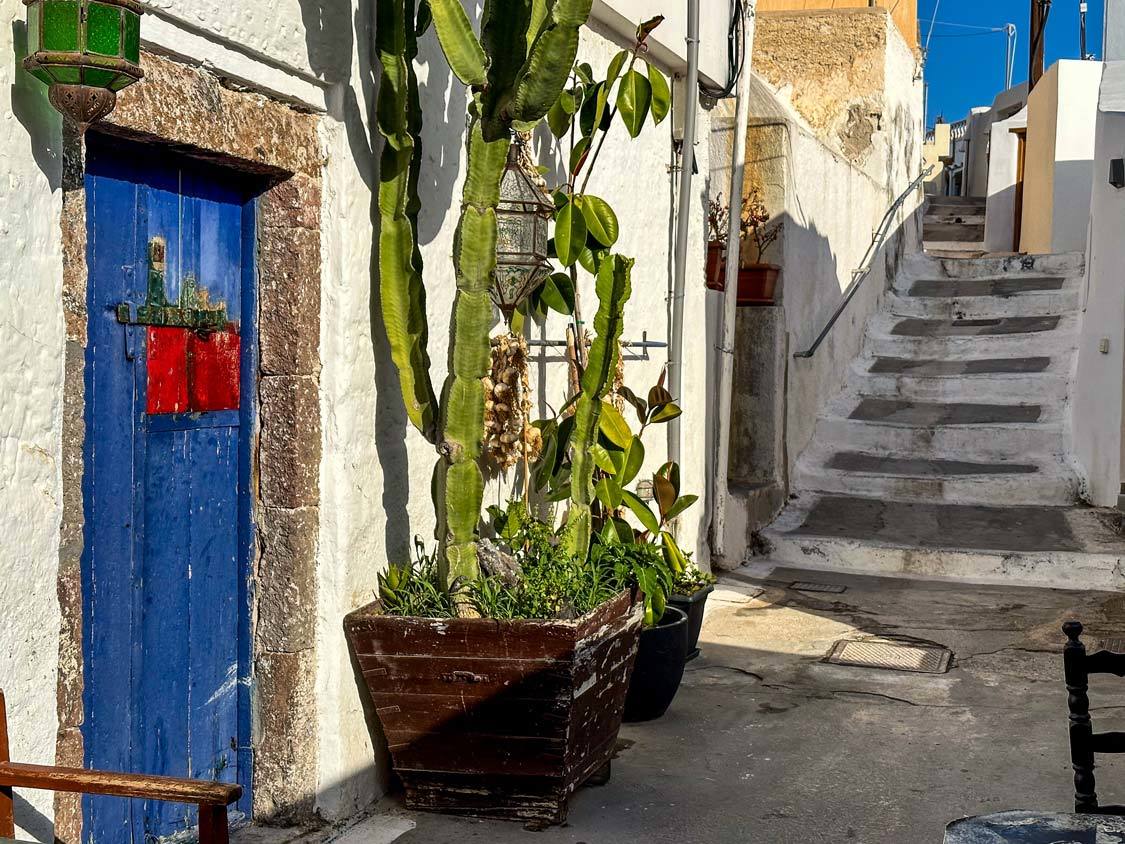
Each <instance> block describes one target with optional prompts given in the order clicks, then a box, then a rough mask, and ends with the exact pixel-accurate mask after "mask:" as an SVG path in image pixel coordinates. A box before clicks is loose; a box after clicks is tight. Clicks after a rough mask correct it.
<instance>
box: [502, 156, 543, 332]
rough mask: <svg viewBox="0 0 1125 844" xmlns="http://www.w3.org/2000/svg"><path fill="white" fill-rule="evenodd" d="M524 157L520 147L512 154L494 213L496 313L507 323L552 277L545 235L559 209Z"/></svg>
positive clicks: (505, 170)
mask: <svg viewBox="0 0 1125 844" xmlns="http://www.w3.org/2000/svg"><path fill="white" fill-rule="evenodd" d="M522 154H523V150H522V142H520V141H515V142H513V143H512V145H511V146H510V147H509V148H508V163H507V165H506V166H505V168H504V176H503V178H502V179H501V181H500V204H499V205H498V206H497V207H496V272H495V274H494V278H493V281H492V288H491V293H492V301H493V302H495V303H496V307H498V308H499V309H500V310H501V311H503V313H504V315H505V316H506V317H508V318H511V315H512V312H513V311H514V310H515V309H516V306H517V305H519V303H520V302H522V301H523V300H524V299H526V298H527V296H528V295H529V294H530V293H531V292H532V291H533V290H535V288H536V287H538V286H539V285H540V284H542V283H543V282H544V280H546V278H547V276H548V275H550V273H551V265H550V264H549V263H548V261H547V231H548V227H549V225H550V222H551V218H552V217H553V216H554V211H555V207H554V205H553V204H552V203H551V198H550V196H548V195H547V191H546V190H545V189H544V188H543V187H542V186H541V185H539V184H538V183H537V182H536V181H535V180H534V179H533V178H532V177H531V175H530V174H529V173H528V169H527V165H525V164H524V163H523V162H522V161H521V155H522Z"/></svg>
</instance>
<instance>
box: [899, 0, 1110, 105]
mask: <svg viewBox="0 0 1125 844" xmlns="http://www.w3.org/2000/svg"><path fill="white" fill-rule="evenodd" d="M935 2H936V3H937V4H938V6H937V21H938V23H937V24H936V25H935V26H934V29H933V38H932V39H931V40H930V50H929V57H928V61H927V62H926V82H927V84H928V86H929V101H928V108H927V114H926V125H927V126H931V125H933V121H934V118H935V117H936V116H937V115H939V114H940V115H943V116H944V117H945V119H946V120H947V121H948V122H953V121H956V120H960V119H961V118H963V117H964V116H965V115H966V114H968V112H969V109H970V108H972V107H973V106H987V105H991V104H992V99H993V97H995V96H996V95H997V94H998V93H999V92H1000V91H1001V90H1003V88H1004V57H1005V55H1006V51H1007V37H1006V36H1005V35H1004V34H1003V33H1002V32H994V33H990V32H987V31H985V30H984V29H973V28H969V27H982V28H983V27H1003V26H1004V24H1006V23H1009V22H1011V23H1014V24H1016V26H1017V27H1018V33H1017V36H1016V60H1015V71H1014V73H1013V75H1012V83H1013V84H1017V83H1019V82H1023V81H1025V80H1026V79H1027V49H1028V43H1029V41H1030V40H1031V39H1030V37H1029V31H1028V30H1029V26H1030V24H1029V19H1030V15H1031V3H1030V0H918V21H919V25H920V28H921V30H922V42H923V43H925V41H926V35H927V33H928V32H929V30H930V20H931V19H932V18H933V16H934V8H935ZM1103 8H1104V6H1103V0H1089V11H1088V13H1087V15H1086V30H1087V31H1086V49H1087V50H1089V51H1090V52H1092V53H1094V54H1096V55H1098V56H1100V55H1101V50H1102V13H1103ZM1076 58H1078V0H1054V2H1053V3H1052V4H1051V16H1050V18H1049V19H1048V22H1047V62H1046V66H1047V67H1050V66H1051V64H1052V62H1054V61H1056V60H1058V59H1076Z"/></svg>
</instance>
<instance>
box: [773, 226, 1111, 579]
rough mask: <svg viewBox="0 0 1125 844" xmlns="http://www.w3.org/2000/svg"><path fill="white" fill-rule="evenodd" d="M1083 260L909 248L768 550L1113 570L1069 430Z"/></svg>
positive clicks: (1020, 575) (949, 572) (810, 562)
mask: <svg viewBox="0 0 1125 844" xmlns="http://www.w3.org/2000/svg"><path fill="white" fill-rule="evenodd" d="M929 231H930V230H929V229H928V230H927V232H928V233H927V242H928V243H929V242H930V241H929ZM941 231H942V233H943V236H944V235H945V232H944V230H941ZM962 242H965V241H962ZM1083 260H1084V259H1083V256H1082V255H1080V254H1074V255H1044V256H1013V257H1000V258H997V257H974V258H964V257H961V258H953V257H944V258H943V257H935V256H933V255H928V254H922V255H914V256H911V257H909V258H908V259H907V260H906V262H905V264H904V266H903V270H902V271H901V272H900V275H899V277H898V278H897V279H896V280H895V283H894V289H893V291H892V293H891V295H889V296H888V297H887V300H886V304H885V307H884V309H883V311H882V312H880V313H879V314H877V315H875V316H874V317H873V318H872V319H871V320H870V322H869V324H868V327H867V340H866V345H865V349H864V352H863V354H862V356H861V357H860V358H859V359H857V360H856V361H854V362H853V364H852V366H851V370H850V375H849V378H848V382H847V385H846V386H845V388H844V390H843V391H842V392H841V393H840V395H838V396H836V397H835V398H834V399H833V400H832V401H830V402H829V404H828V405H827V406H826V408H825V409H824V411H823V413H822V415H821V417H820V418H819V419H818V420H817V425H816V430H815V433H814V435H813V439H812V442H811V444H810V445H809V447H808V448H807V449H806V451H805V452H804V453H803V454H802V455H801V456H800V458H799V460H798V461H797V466H796V471H795V476H794V479H793V484H792V486H793V490H794V492H795V493H796V498H795V499H794V500H793V501H792V502H791V503H790V505H789V507H788V508H787V509H786V510H785V512H784V513H783V514H782V515H781V517H780V518H779V519H778V520H777V521H776V522H775V523H774V524H773V525H772V526H771V527H770V528H768V529H767V530H766V531H765V532H764V533H765V536H766V538H767V539H768V540H769V541H770V543H772V546H773V552H772V554H773V557H774V559H777V560H780V561H784V562H787V563H791V564H796V565H801V566H804V567H814V568H816V567H821V568H823V567H828V568H844V569H851V570H860V571H869V572H875V573H909V574H925V575H937V576H952V577H960V578H973V579H980V580H1003V581H1005V582H1026V583H1040V584H1049V585H1069V586H1074V587H1087V588H1116V587H1119V586H1123V585H1125V578H1123V574H1122V570H1121V564H1122V560H1123V559H1125V545H1123V544H1122V542H1121V537H1120V536H1119V534H1118V533H1117V529H1116V528H1117V522H1116V511H1101V510H1095V509H1092V508H1088V507H1083V506H1081V505H1079V504H1078V487H1079V479H1078V477H1077V476H1076V474H1075V472H1074V471H1073V469H1072V468H1071V465H1070V462H1069V460H1068V456H1067V448H1066V442H1065V433H1064V422H1065V413H1066V403H1067V392H1068V386H1069V381H1070V377H1071V371H1072V368H1073V364H1074V354H1075V341H1076V336H1077V328H1078V326H1077V321H1078V308H1079V295H1080V284H1081V277H1082V273H1083Z"/></svg>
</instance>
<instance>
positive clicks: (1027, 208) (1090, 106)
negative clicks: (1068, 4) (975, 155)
mask: <svg viewBox="0 0 1125 844" xmlns="http://www.w3.org/2000/svg"><path fill="white" fill-rule="evenodd" d="M1101 72H1102V66H1101V64H1100V63H1098V62H1081V61H1071V60H1067V61H1059V62H1056V63H1055V64H1053V65H1051V67H1050V68H1049V69H1048V70H1047V72H1046V73H1044V74H1043V77H1042V78H1041V79H1040V80H1039V83H1038V84H1037V85H1036V86H1035V89H1034V90H1033V91H1032V92H1031V95H1030V96H1029V97H1028V103H1027V151H1026V156H1025V163H1024V196H1023V200H1024V201H1023V226H1022V231H1021V238H1020V249H1021V251H1024V252H1031V253H1046V252H1072V251H1079V250H1082V249H1084V248H1085V246H1086V227H1087V222H1088V217H1089V208H1090V186H1091V179H1092V170H1091V163H1092V161H1093V157H1094V123H1095V114H1096V112H1097V106H1098V86H1099V84H1100V81H1101Z"/></svg>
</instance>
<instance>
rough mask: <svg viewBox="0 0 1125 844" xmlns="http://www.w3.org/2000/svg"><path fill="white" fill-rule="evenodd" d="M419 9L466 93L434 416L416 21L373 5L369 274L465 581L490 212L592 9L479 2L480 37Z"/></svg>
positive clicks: (491, 248)
mask: <svg viewBox="0 0 1125 844" xmlns="http://www.w3.org/2000/svg"><path fill="white" fill-rule="evenodd" d="M423 2H428V4H429V10H430V13H431V14H432V17H433V23H434V29H435V30H436V32H437V37H438V41H439V43H440V44H441V48H442V52H443V53H444V54H445V57H446V60H447V61H448V63H449V66H450V69H451V70H452V71H453V73H454V74H455V75H456V76H457V77H458V79H460V80H461V81H462V82H464V83H465V84H466V85H470V86H472V88H473V91H474V93H473V100H472V103H471V104H470V106H469V116H470V127H469V137H468V174H467V176H466V178H465V186H464V191H463V194H462V201H461V217H460V220H459V222H458V225H457V233H456V237H455V238H454V248H453V253H454V254H453V263H454V269H455V271H456V275H457V296H456V299H455V301H454V305H453V320H452V331H451V335H452V336H451V338H450V346H449V374H448V377H447V378H446V382H445V385H444V388H443V389H442V396H441V402H440V407H438V401H437V399H436V398H435V396H434V391H433V386H432V383H431V380H430V375H429V357H428V353H427V330H426V298H425V288H424V284H423V281H422V259H421V254H420V252H419V250H418V246H417V236H416V232H417V214H418V210H419V208H420V202H419V199H418V179H417V175H418V166H419V159H418V148H419V145H420V144H419V134H420V131H421V112H420V109H419V106H418V86H417V80H416V78H415V76H414V70H413V59H414V56H415V55H416V52H417V45H416V38H417V35H418V34H419V33H418V30H419V29H421V28H422V27H420V26H418V24H417V23H416V21H415V8H414V0H378V2H377V6H378V11H377V21H376V26H377V31H376V47H377V49H378V53H379V59H380V63H381V64H382V66H383V83H382V85H381V87H380V91H379V101H378V115H377V124H378V128H379V132H380V133H381V134H382V135H383V137H384V138H385V139H386V143H385V145H384V147H383V152H382V157H381V159H380V167H381V184H380V187H379V214H380V222H381V226H382V228H381V231H380V236H379V249H380V256H379V274H380V291H381V296H382V311H383V320H384V324H385V325H386V330H387V337H388V339H389V341H390V346H391V357H392V359H393V360H394V363H395V366H396V367H397V368H398V372H399V379H400V381H401V384H402V392H403V400H404V402H405V404H406V409H407V414H408V416H409V417H410V420H411V421H412V422H413V423H414V425H415V426H417V427H418V428H419V430H421V431H422V433H423V434H424V435H425V436H426V437H427V438H428V439H430V441H431V442H433V443H434V444H435V445H436V446H437V449H438V452H439V454H440V457H439V460H438V464H437V467H436V470H435V472H434V488H433V494H434V504H435V509H436V514H437V522H438V540H439V547H440V554H439V568H440V573H441V577H442V581H443V583H444V584H445V585H446V587H447V588H449V587H450V586H451V585H452V584H454V583H458V582H463V581H466V580H472V579H475V578H476V577H477V576H478V575H479V567H478V564H477V551H476V543H477V532H478V528H479V522H480V513H481V504H482V502H483V498H484V476H483V474H482V472H481V468H480V456H481V443H482V440H483V439H484V389H483V384H482V383H481V379H482V378H483V377H484V376H485V375H487V373H488V366H489V331H490V328H491V325H492V319H493V311H492V302H491V299H490V297H489V287H490V285H491V284H492V281H493V274H494V271H495V268H496V236H497V231H496V208H497V205H498V204H499V201H500V181H501V178H502V177H503V173H504V166H505V162H506V160H507V155H508V146H509V143H510V140H511V135H512V125H513V122H515V121H517V120H518V121H520V122H521V124H526V123H528V122H535V121H538V120H540V119H541V118H542V117H543V116H544V115H545V114H546V113H547V110H548V109H549V108H550V107H551V105H552V104H553V103H554V102H555V100H556V99H558V97H559V94H560V93H561V91H562V88H563V86H564V84H565V83H566V79H567V74H568V73H569V70H570V68H571V66H572V65H573V63H574V58H575V54H576V52H577V49H578V29H579V27H581V26H582V24H584V23H585V21H586V18H587V17H588V15H589V13H590V6H591V2H592V0H554V2H550V0H486V2H485V4H484V10H483V14H482V30H481V38H480V39H479V40H478V38H477V36H476V35H475V33H474V32H473V29H472V25H471V23H470V22H469V19H468V16H467V15H466V14H465V11H464V8H463V7H462V5H461V0H423Z"/></svg>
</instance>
